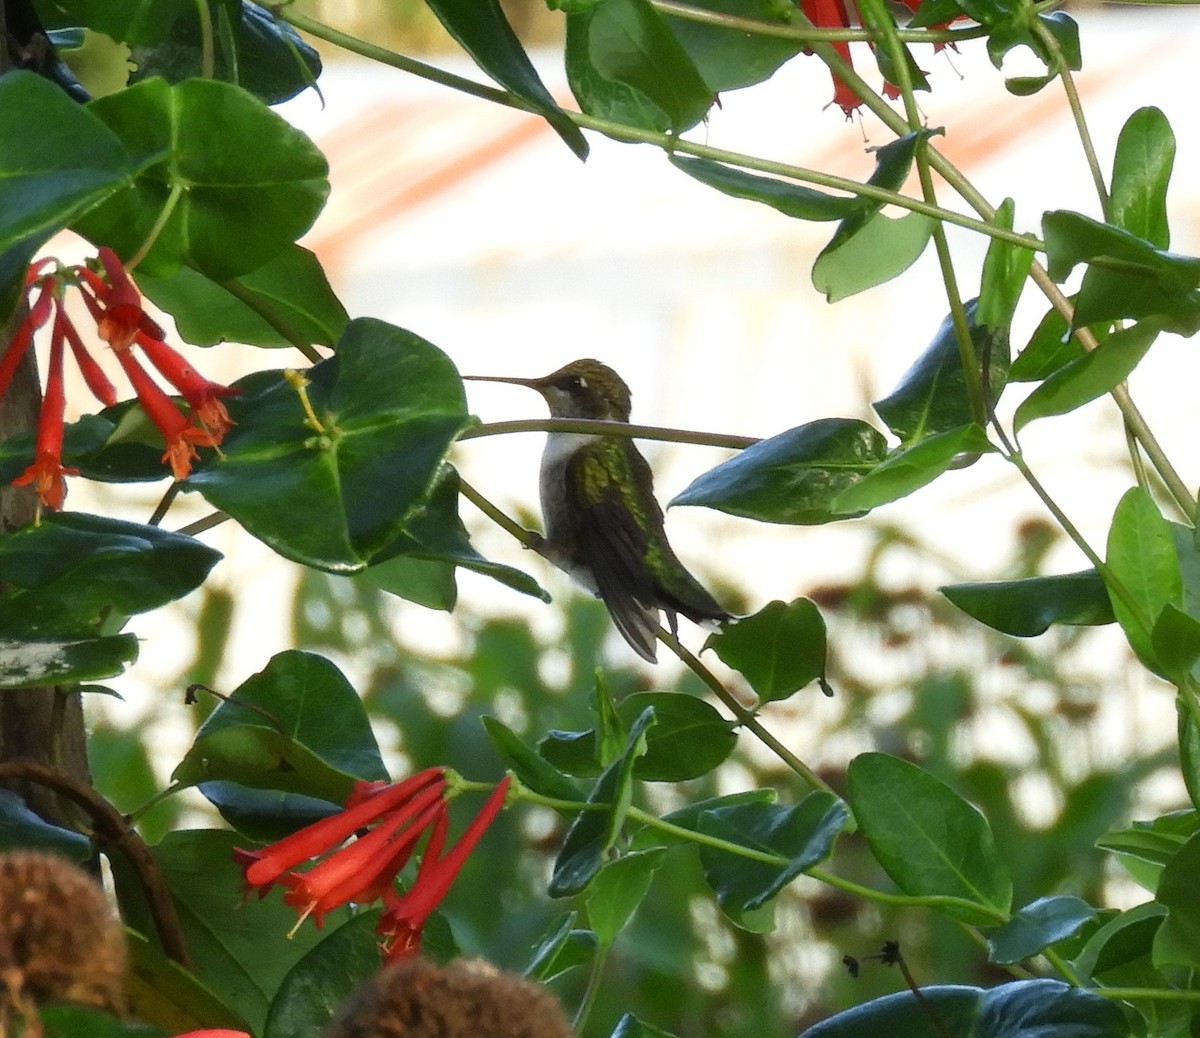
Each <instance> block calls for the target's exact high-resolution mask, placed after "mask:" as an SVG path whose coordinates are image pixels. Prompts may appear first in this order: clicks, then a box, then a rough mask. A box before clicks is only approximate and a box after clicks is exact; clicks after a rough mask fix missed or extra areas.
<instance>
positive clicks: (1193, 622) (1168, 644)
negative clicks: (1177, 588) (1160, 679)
mask: <svg viewBox="0 0 1200 1038" xmlns="http://www.w3.org/2000/svg"><path fill="white" fill-rule="evenodd" d="M1150 644H1151V645H1152V646H1153V648H1154V657H1155V659H1157V660H1158V662H1159V664H1160V665H1161V667H1162V672H1163V674H1164V675H1166V677H1167V678H1168V679H1169V680H1170V681H1172V682H1173V683H1174V684H1176V685H1182V684H1184V683H1185V682H1186V681H1187V680H1188V678H1189V677H1190V676H1191V674H1192V671H1193V669H1194V668H1195V666H1196V662H1197V660H1200V620H1197V619H1196V618H1195V617H1194V616H1189V615H1188V614H1187V613H1185V612H1184V611H1183V610H1182V609H1180V608H1179V606H1177V605H1175V604H1174V603H1173V602H1168V603H1167V604H1166V605H1165V606H1163V608H1162V612H1160V613H1159V614H1158V619H1156V620H1155V621H1154V628H1153V629H1152V630H1151V632H1150Z"/></svg>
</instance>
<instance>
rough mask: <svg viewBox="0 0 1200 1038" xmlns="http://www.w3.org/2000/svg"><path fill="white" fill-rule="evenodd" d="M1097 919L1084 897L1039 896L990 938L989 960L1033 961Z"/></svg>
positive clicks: (999, 962) (1005, 962) (989, 936)
mask: <svg viewBox="0 0 1200 1038" xmlns="http://www.w3.org/2000/svg"><path fill="white" fill-rule="evenodd" d="M1095 918H1096V910H1095V909H1094V908H1093V907H1092V906H1091V905H1089V904H1088V903H1087V902H1086V901H1084V900H1082V899H1081V898H1077V897H1072V896H1071V895H1069V894H1060V895H1056V896H1052V897H1039V898H1038V899H1037V900H1036V901H1031V902H1030V903H1029V904H1027V905H1026V906H1025V907H1024V908H1022V909H1021V910H1020V911H1018V912H1017V913H1016V914H1015V915H1013V917H1012V918H1011V919H1010V920H1009V921H1008V922H1007V923H1005V924H1004V925H1003V926H1002V927H1000V928H999V929H998V930H993V931H992V932H991V933H989V934H988V935H987V942H988V961H989V962H995V963H998V964H999V965H1001V966H1007V965H1011V964H1012V963H1015V962H1020V961H1021V960H1022V959H1028V958H1031V957H1032V956H1034V955H1036V954H1037V953H1038V952H1040V951H1041V950H1042V949H1043V948H1046V947H1048V946H1049V945H1051V944H1054V943H1055V942H1056V941H1061V940H1064V939H1065V938H1067V937H1070V936H1071V935H1072V934H1073V933H1075V932H1076V931H1077V930H1078V929H1079V928H1080V927H1081V926H1082V925H1083V924H1084V923H1086V922H1087V921H1088V920H1090V919H1095Z"/></svg>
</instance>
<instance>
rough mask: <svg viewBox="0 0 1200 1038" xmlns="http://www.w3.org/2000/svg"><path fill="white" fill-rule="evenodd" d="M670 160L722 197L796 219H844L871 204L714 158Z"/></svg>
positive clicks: (851, 196) (678, 158) (671, 158)
mask: <svg viewBox="0 0 1200 1038" xmlns="http://www.w3.org/2000/svg"><path fill="white" fill-rule="evenodd" d="M670 160H671V165H672V166H674V167H675V168H676V169H678V170H681V171H682V172H684V173H686V174H687V175H688V176H689V177H691V178H692V179H693V180H698V181H700V183H702V184H707V185H708V186H709V187H711V188H715V189H716V190H717V191H720V192H721V193H722V194H725V195H729V196H730V197H731V198H744V199H746V200H748V201H751V202H762V203H763V205H769V206H770V207H771V208H772V209H774V210H775V211H776V212H779V213H782V214H783V215H784V216H791V217H793V218H794V219H797V220H841V219H844V218H845V217H846V216H848V215H849V214H850V213H856V212H860V211H861V210H863V209H864V208H867V207H868V205H869V200H868V199H865V198H862V197H859V196H856V195H849V196H843V195H830V194H826V193H825V192H824V191H817V190H816V189H815V188H811V187H805V186H804V185H803V184H793V183H791V182H790V181H787V180H778V179H776V178H775V177H764V176H760V175H759V174H757V173H748V172H747V171H746V170H743V169H738V168H737V167H736V166H726V165H724V164H723V163H720V162H714V161H713V160H712V159H701V158H694V157H693V156H691V155H672V156H670Z"/></svg>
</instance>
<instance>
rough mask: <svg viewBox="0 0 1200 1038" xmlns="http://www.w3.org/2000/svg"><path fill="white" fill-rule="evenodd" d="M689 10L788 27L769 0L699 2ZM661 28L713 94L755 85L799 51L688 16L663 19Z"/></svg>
mask: <svg viewBox="0 0 1200 1038" xmlns="http://www.w3.org/2000/svg"><path fill="white" fill-rule="evenodd" d="M692 6H694V7H698V8H700V9H701V10H705V11H712V12H714V13H717V14H731V15H735V16H737V17H741V18H752V19H753V20H754V21H756V22H766V23H768V24H776V25H780V26H785V25H790V24H791V23H790V21H789V20H788V11H787V9H786V8H782V7H781V6H780V5H778V4H776V3H774V2H773V0H699V2H697V3H694V4H693V5H692ZM667 24H668V25H669V26H670V27H671V31H672V33H674V35H675V38H676V39H677V40H679V42H680V44H681V45H682V46H683V49H684V50H685V51H687V53H688V55H689V56H690V57H691V59H692V61H693V62H694V63H695V65H696V68H697V69H698V71H699V72H700V77H701V78H702V79H703V80H704V82H705V83H707V84H708V86H709V88H710V89H711V90H712V91H713V92H714V93H721V92H723V91H726V90H737V89H739V88H740V87H746V86H751V85H753V84H755V83H761V82H762V81H763V80H765V79H769V78H770V77H771V76H773V75H774V74H775V72H776V70H777V69H778V68H779V67H780V66H781V65H782V64H783V63H784V62H786V61H788V60H790V59H791V58H794V57H795V56H796V55H797V54H799V53H800V52H801V51H802V50H803V49H804V46H803V44H802V43H801V42H800V41H799V40H791V39H781V38H778V37H773V36H767V35H765V34H762V33H750V32H742V31H740V30H738V29H730V28H727V27H725V26H722V25H707V24H705V23H703V22H697V21H692V20H691V19H688V18H671V17H668V18H667Z"/></svg>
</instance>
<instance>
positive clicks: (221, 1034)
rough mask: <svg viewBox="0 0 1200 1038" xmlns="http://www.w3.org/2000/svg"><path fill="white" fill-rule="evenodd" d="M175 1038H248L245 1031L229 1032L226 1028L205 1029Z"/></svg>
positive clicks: (178, 1035)
mask: <svg viewBox="0 0 1200 1038" xmlns="http://www.w3.org/2000/svg"><path fill="white" fill-rule="evenodd" d="M175 1038H250V1035H248V1034H247V1033H246V1032H245V1031H231V1030H229V1028H228V1027H205V1028H203V1029H201V1030H199V1031H188V1032H187V1033H185V1034H177V1035H176V1036H175Z"/></svg>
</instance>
